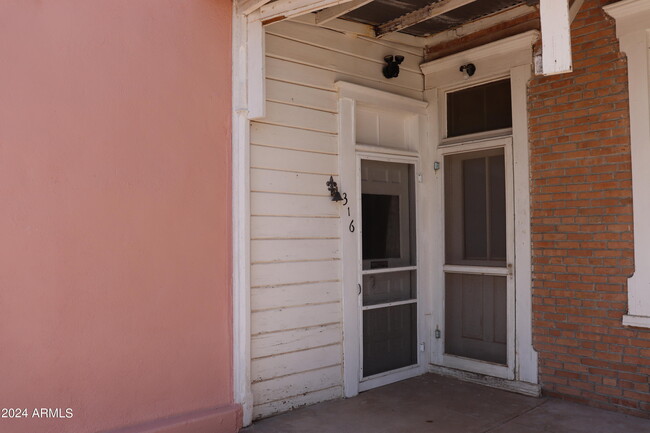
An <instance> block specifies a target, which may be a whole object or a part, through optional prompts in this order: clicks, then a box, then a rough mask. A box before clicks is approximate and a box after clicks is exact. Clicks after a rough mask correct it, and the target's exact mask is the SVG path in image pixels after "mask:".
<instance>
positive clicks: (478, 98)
mask: <svg viewBox="0 0 650 433" xmlns="http://www.w3.org/2000/svg"><path fill="white" fill-rule="evenodd" d="M510 127H512V102H511V100H510V80H501V81H495V82H493V83H488V84H483V85H480V86H476V87H471V88H469V89H463V90H459V91H457V92H451V93H448V94H447V137H458V136H460V135H466V134H473V133H476V132H484V131H494V130H496V129H503V128H510Z"/></svg>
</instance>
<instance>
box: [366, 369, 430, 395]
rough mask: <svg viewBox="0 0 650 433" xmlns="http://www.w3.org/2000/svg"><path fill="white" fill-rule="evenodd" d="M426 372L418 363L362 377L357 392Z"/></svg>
mask: <svg viewBox="0 0 650 433" xmlns="http://www.w3.org/2000/svg"><path fill="white" fill-rule="evenodd" d="M425 372H426V369H425V368H424V367H422V366H420V365H411V366H408V367H404V368H401V369H399V370H394V371H390V372H387V373H381V374H378V375H375V376H370V377H366V378H364V379H363V380H362V381H361V383H359V392H363V391H368V390H370V389H373V388H377V387H378V386H384V385H389V384H391V383H395V382H399V381H402V380H406V379H410V378H412V377H416V376H419V375H421V374H423V373H425Z"/></svg>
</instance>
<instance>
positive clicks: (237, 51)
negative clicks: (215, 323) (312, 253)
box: [232, 9, 253, 426]
mask: <svg viewBox="0 0 650 433" xmlns="http://www.w3.org/2000/svg"><path fill="white" fill-rule="evenodd" d="M247 27H248V22H247V19H246V17H245V16H244V15H243V14H242V13H240V12H239V11H237V10H236V9H235V10H233V50H232V57H233V59H232V63H233V68H232V106H233V112H232V236H233V238H232V243H233V244H232V255H233V256H232V266H233V271H232V304H233V393H234V400H235V403H239V404H241V405H242V410H243V425H244V426H247V425H249V424H251V422H252V420H253V393H252V391H251V345H250V342H251V309H250V194H249V190H250V188H249V166H250V164H249V142H250V140H249V130H250V121H249V119H248V110H247V103H248V101H247V91H248V83H247V80H246V76H247V74H246V70H247V65H246V63H247V59H248V53H247V47H248V45H247V39H248V38H247V35H248V29H247Z"/></svg>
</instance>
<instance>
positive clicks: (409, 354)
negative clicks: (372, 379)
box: [363, 304, 418, 377]
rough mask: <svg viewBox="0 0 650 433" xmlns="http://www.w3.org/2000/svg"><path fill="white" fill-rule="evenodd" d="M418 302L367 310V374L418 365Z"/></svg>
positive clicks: (365, 320)
mask: <svg viewBox="0 0 650 433" xmlns="http://www.w3.org/2000/svg"><path fill="white" fill-rule="evenodd" d="M416 339H417V307H416V304H408V305H397V306H394V307H384V308H377V309H374V310H366V311H364V312H363V377H368V376H372V375H375V374H379V373H383V372H386V371H390V370H395V369H398V368H402V367H407V366H409V365H413V364H417V362H418V359H417V352H416Z"/></svg>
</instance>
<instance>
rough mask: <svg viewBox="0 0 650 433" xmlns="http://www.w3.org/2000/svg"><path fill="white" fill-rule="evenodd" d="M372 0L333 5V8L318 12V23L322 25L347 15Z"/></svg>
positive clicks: (355, 0)
mask: <svg viewBox="0 0 650 433" xmlns="http://www.w3.org/2000/svg"><path fill="white" fill-rule="evenodd" d="M371 1H372V0H353V1H350V2H348V3H344V4H341V5H337V6H333V7H331V8H327V9H325V10H322V11H320V12H317V13H316V24H317V25H319V26H322V25H323V24H327V23H328V22H330V21H332V20H335V19H336V18H338V17H340V16H342V15H345V14H347V13H348V12H350V11H353V10H355V9H358V8H360V7H361V6H364V5H367V4H368V3H370V2H371Z"/></svg>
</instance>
